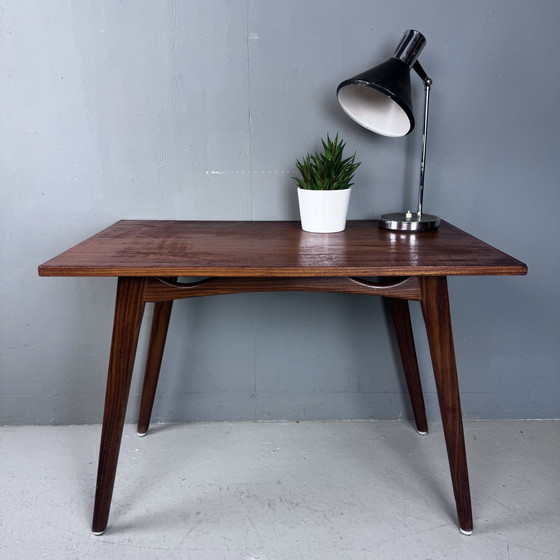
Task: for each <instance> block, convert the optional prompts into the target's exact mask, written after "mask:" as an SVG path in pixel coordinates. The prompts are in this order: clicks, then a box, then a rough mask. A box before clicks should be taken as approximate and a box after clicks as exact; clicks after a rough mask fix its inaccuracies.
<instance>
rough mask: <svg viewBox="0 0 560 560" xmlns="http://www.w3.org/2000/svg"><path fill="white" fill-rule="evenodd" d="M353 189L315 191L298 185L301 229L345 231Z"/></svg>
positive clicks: (332, 231) (327, 231)
mask: <svg viewBox="0 0 560 560" xmlns="http://www.w3.org/2000/svg"><path fill="white" fill-rule="evenodd" d="M351 190H352V189H340V190H337V191H315V190H308V189H301V188H299V187H298V189H297V192H298V200H299V214H300V217H301V229H303V230H304V231H309V232H311V233H335V232H337V231H343V230H344V228H345V227H346V216H347V214H348V203H349V202H350V191H351Z"/></svg>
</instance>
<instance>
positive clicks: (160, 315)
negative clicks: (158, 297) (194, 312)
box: [137, 300, 173, 436]
mask: <svg viewBox="0 0 560 560" xmlns="http://www.w3.org/2000/svg"><path fill="white" fill-rule="evenodd" d="M172 307H173V301H172V300H171V301H158V302H156V303H155V305H154V314H153V317H152V330H151V333H150V344H149V348H148V357H147V359H146V370H145V372H144V386H143V388H142V399H141V401H140V414H139V416H138V430H137V432H138V435H139V436H145V435H146V433H147V431H148V429H149V427H150V419H151V417H152V409H153V407H154V399H155V396H156V389H157V384H158V379H159V372H160V369H161V361H162V359H163V351H164V349H165V339H166V338H167V330H168V328H169V318H170V317H171V309H172Z"/></svg>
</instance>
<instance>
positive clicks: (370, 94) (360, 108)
mask: <svg viewBox="0 0 560 560" xmlns="http://www.w3.org/2000/svg"><path fill="white" fill-rule="evenodd" d="M338 101H339V102H340V105H341V106H342V109H343V110H344V112H345V113H346V114H347V115H348V116H349V117H350V118H351V119H354V120H355V121H356V122H357V123H358V124H361V125H362V126H363V127H364V128H367V129H368V130H371V131H372V132H376V133H377V134H382V135H383V136H392V137H397V136H404V135H405V134H408V132H409V131H410V119H409V118H408V116H407V114H406V113H405V112H404V109H402V108H401V107H400V106H399V105H398V104H397V103H395V102H394V101H393V100H392V99H391V98H390V97H389V96H387V95H385V94H383V93H381V92H379V91H377V90H375V89H373V88H370V87H367V86H361V85H357V84H349V85H347V86H344V87H343V88H341V89H340V90H339V91H338Z"/></svg>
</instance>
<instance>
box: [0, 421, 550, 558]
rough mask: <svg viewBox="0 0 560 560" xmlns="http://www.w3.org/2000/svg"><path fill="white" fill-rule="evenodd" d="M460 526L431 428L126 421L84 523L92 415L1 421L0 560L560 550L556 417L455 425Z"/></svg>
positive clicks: (505, 554) (545, 553)
mask: <svg viewBox="0 0 560 560" xmlns="http://www.w3.org/2000/svg"><path fill="white" fill-rule="evenodd" d="M465 431H466V439H467V452H468V456H469V468H470V475H471V487H472V497H473V508H474V515H475V532H474V534H473V535H472V536H470V537H467V536H464V535H462V534H461V533H460V532H459V531H458V529H457V526H456V522H455V507H454V502H453V497H452V491H451V486H450V480H449V473H448V467H447V458H446V454H445V446H444V441H443V434H442V430H441V425H440V424H437V423H436V424H434V423H432V425H431V431H430V434H429V435H427V436H419V435H418V434H416V432H415V431H414V429H413V428H412V427H411V425H410V424H409V423H407V422H377V421H372V422H370V421H365V422H301V423H220V424H167V425H159V426H155V427H154V428H153V430H152V431H151V432H150V433H149V434H148V436H147V437H145V438H138V437H137V436H136V435H135V430H134V427H133V426H126V428H125V436H124V439H123V444H122V448H121V459H120V463H119V472H118V474H117V483H116V488H115V493H114V495H113V506H112V510H111V517H110V520H109V528H108V529H107V531H106V533H105V534H104V535H103V536H100V537H95V536H93V535H92V534H91V532H90V521H91V510H92V499H93V491H94V485H95V471H96V461H97V449H98V440H99V434H100V426H60V427H3V428H0V449H1V460H0V484H1V497H0V558H2V559H3V560H12V559H17V560H20V559H22V560H28V559H33V560H34V559H51V558H52V559H56V560H65V559H80V560H82V559H89V558H91V559H103V560H110V559H113V558H114V559H118V560H127V559H134V560H142V559H144V558H145V559H150V560H154V559H165V560H173V559H182V560H183V559H191V558H192V559H196V560H206V559H208V560H230V559H232V560H298V559H302V560H303V559H305V560H315V559H317V560H329V559H333V560H335V559H336V560H345V559H351V560H359V559H366V558H367V559H381V560H391V559H399V560H405V559H406V560H409V559H416V558H419V559H426V560H427V559H430V560H436V559H443V558H449V559H453V560H460V559H463V558H464V559H468V560H476V559H484V560H491V559H499V560H515V559H519V560H521V559H522V560H533V559H534V560H548V559H556V560H558V559H560V476H559V475H560V421H500V422H466V423H465Z"/></svg>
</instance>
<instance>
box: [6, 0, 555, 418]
mask: <svg viewBox="0 0 560 560" xmlns="http://www.w3.org/2000/svg"><path fill="white" fill-rule="evenodd" d="M559 16H560V4H559V3H558V2H557V1H556V0H549V1H545V0H541V1H539V2H531V3H529V2H525V1H523V0H495V1H488V0H471V1H469V2H449V1H446V0H425V1H424V2H417V1H416V0H405V1H397V2H395V1H394V0H381V1H378V2H370V1H367V0H353V1H347V0H344V1H343V0H336V1H335V0H331V1H326V0H323V1H317V0H315V1H311V0H297V1H296V0H285V1H282V2H272V1H264V0H261V1H257V0H228V1H225V0H204V1H202V0H198V1H195V0H190V1H171V0H168V1H164V0H161V1H156V2H154V1H148V0H144V1H132V0H129V1H117V0H108V1H104V2H98V1H96V0H79V1H71V0H66V1H63V0H51V1H49V2H43V1H40V0H18V1H17V2H15V1H13V2H11V1H4V2H2V3H1V4H0V70H1V82H0V83H1V88H2V89H1V94H0V115H1V117H0V118H1V122H0V174H1V175H0V176H1V187H0V197H1V199H0V251H1V266H2V275H1V279H0V285H1V290H0V298H1V301H0V305H1V307H0V310H1V313H0V320H1V325H0V328H1V338H0V422H2V423H49V422H51V423H82V422H98V421H100V419H101V411H102V395H103V393H104V383H105V375H106V363H107V358H108V350H109V341H110V328H111V322H112V310H113V305H114V292H115V287H116V282H115V280H114V279H103V278H101V279H65V278H57V279H48V278H38V277H37V272H36V267H37V265H38V264H40V263H41V262H43V261H45V260H47V259H48V258H50V257H52V256H54V255H55V254H57V253H59V252H61V251H62V250H64V249H66V248H67V247H69V246H70V245H73V244H74V243H76V242H78V241H80V240H82V239H83V238H85V237H87V236H89V235H91V234H93V233H95V232H96V231H98V230H100V229H101V228H103V227H106V226H108V225H110V224H111V223H113V222H114V221H116V220H119V219H122V218H175V219H182V218H184V219H232V220H237V219H243V220H247V219H249V220H250V219H253V220H278V219H297V217H298V213H297V202H296V193H295V186H294V183H293V181H292V180H291V179H290V175H291V174H293V173H294V161H295V159H296V158H297V157H300V156H301V155H303V154H305V153H306V152H307V151H309V150H313V149H315V148H317V147H318V143H319V138H320V137H321V136H324V135H326V134H327V133H331V134H334V133H336V132H337V131H338V132H339V133H340V134H341V136H343V137H344V138H345V139H346V141H347V145H348V148H349V149H350V150H351V151H354V150H355V151H356V152H357V157H358V159H359V160H361V161H362V162H363V164H362V166H361V167H360V169H359V172H358V174H357V177H356V186H355V188H354V189H353V195H352V196H353V198H352V201H351V207H350V218H360V219H368V218H373V217H376V216H377V215H378V214H380V213H383V212H387V211H395V210H398V209H403V208H406V207H408V206H413V204H414V203H413V201H414V191H415V188H416V179H417V166H418V157H417V156H418V151H419V134H418V132H416V133H413V134H412V135H410V136H409V137H407V138H405V139H388V138H383V137H380V136H376V135H374V134H372V133H368V132H367V131H366V130H364V129H362V128H360V127H359V126H358V125H356V124H355V123H353V122H352V121H350V120H349V119H348V118H347V117H346V116H345V115H344V114H343V113H342V111H341V110H340V108H339V107H338V104H337V101H336V97H335V89H336V86H337V84H338V83H339V82H340V81H341V80H342V79H345V78H347V77H350V76H352V75H354V74H356V73H358V72H360V71H362V70H364V69H366V68H368V67H370V66H372V65H373V64H375V63H377V62H380V61H382V60H383V59H385V58H386V57H388V56H389V55H390V54H391V53H392V51H393V49H394V48H395V46H396V43H397V42H398V40H399V39H400V37H401V34H402V33H403V31H404V30H405V29H408V28H416V29H419V30H421V31H422V32H423V33H424V34H425V35H426V37H427V40H428V44H427V47H426V49H425V51H424V53H423V55H422V63H423V65H424V66H425V68H426V69H427V70H428V72H429V73H430V75H431V76H432V77H433V79H434V89H433V104H432V118H431V123H430V127H431V138H430V153H429V160H428V169H427V192H426V199H425V204H426V209H427V210H428V211H433V212H436V213H438V214H440V215H441V216H443V217H444V218H445V219H447V220H448V221H450V222H452V223H454V224H456V225H458V226H459V227H462V228H463V229H466V230H467V231H469V232H470V233H472V234H474V235H476V236H478V237H481V238H482V239H484V240H486V241H488V242H490V243H492V244H494V245H496V246H497V247H499V248H501V249H502V250H504V251H506V252H509V253H511V254H512V255H514V256H515V257H517V258H519V259H521V260H524V261H525V262H526V263H527V264H528V265H529V270H530V272H529V276H527V277H514V278H507V277H498V278H491V277H488V278H454V279H452V280H451V281H450V291H451V297H452V314H453V318H454V329H455V338H456V347H457V348H456V349H457V357H458V363H459V370H460V382H461V387H462V396H463V408H464V413H465V415H466V416H467V417H469V418H514V417H523V418H543V417H545V418H549V417H559V416H560V375H559V369H560V368H559V358H560V350H559V346H560V345H559V331H560V328H559V326H560V319H559V315H560V314H559V313H558V311H559V310H558V290H557V279H558V277H559V273H560V270H559V268H560V267H559V260H560V259H559V255H560V250H559V247H558V241H557V238H558V232H557V229H558V228H557V219H556V217H555V216H556V213H557V209H558V208H560V194H559V193H560V188H559V187H560V158H559V156H558V153H559V148H560V146H559V142H558V130H559V129H560V112H559V111H558V102H559V101H558V100H559V99H560V76H559V73H558V72H557V67H558V61H557V57H556V54H557V53H558V51H559V50H560V39H559V34H558V29H557V22H558V20H559ZM413 86H414V95H415V101H416V104H417V106H418V105H419V103H421V99H422V95H421V94H422V92H421V84H420V83H419V80H417V79H415V78H414V77H413ZM412 307H413V321H414V323H415V326H416V327H417V333H418V334H417V344H418V353H419V360H420V364H421V368H422V375H423V379H424V383H425V388H426V396H427V401H428V406H429V413H430V415H431V416H432V417H436V416H437V414H438V412H437V405H436V399H435V396H434V395H435V394H434V386H433V383H432V381H431V368H430V361H429V355H428V351H427V345H426V340H425V335H424V332H423V325H422V321H421V316H420V313H419V309H418V307H417V305H415V304H414V305H413V306H412ZM150 314H151V309H150V308H148V312H147V314H146V319H147V320H148V319H149V318H150ZM146 334H147V333H146V329H144V332H143V334H142V341H141V345H140V351H139V358H140V360H139V361H140V362H141V361H142V358H143V357H144V355H145V343H146ZM138 366H141V363H140V364H137V371H136V373H135V379H134V385H133V390H132V393H133V394H132V398H131V406H130V407H129V418H130V419H131V420H132V419H133V418H134V415H135V411H136V410H137V400H138V399H137V395H138V392H139V381H140V377H141V375H140V374H141V371H140V369H141V367H138ZM408 415H409V409H408V404H407V398H406V394H405V390H404V383H403V379H402V374H401V370H400V365H399V360H398V356H397V353H396V349H395V341H394V338H393V336H392V331H391V325H390V323H389V322H388V320H387V313H386V310H385V308H384V306H383V302H382V301H381V300H377V299H375V298H371V299H368V298H367V297H360V296H341V295H326V294H257V295H239V296H220V297H215V298H213V299H212V298H207V299H205V300H193V301H182V302H178V303H177V304H176V307H175V309H174V315H173V317H172V325H171V334H170V337H169V344H168V351H167V353H166V356H165V359H164V365H163V372H162V379H161V382H160V392H159V395H158V399H157V402H156V406H155V411H154V416H155V419H156V420H161V421H181V420H224V419H279V418H290V419H295V418H398V417H402V416H405V417H406V416H408Z"/></svg>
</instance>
